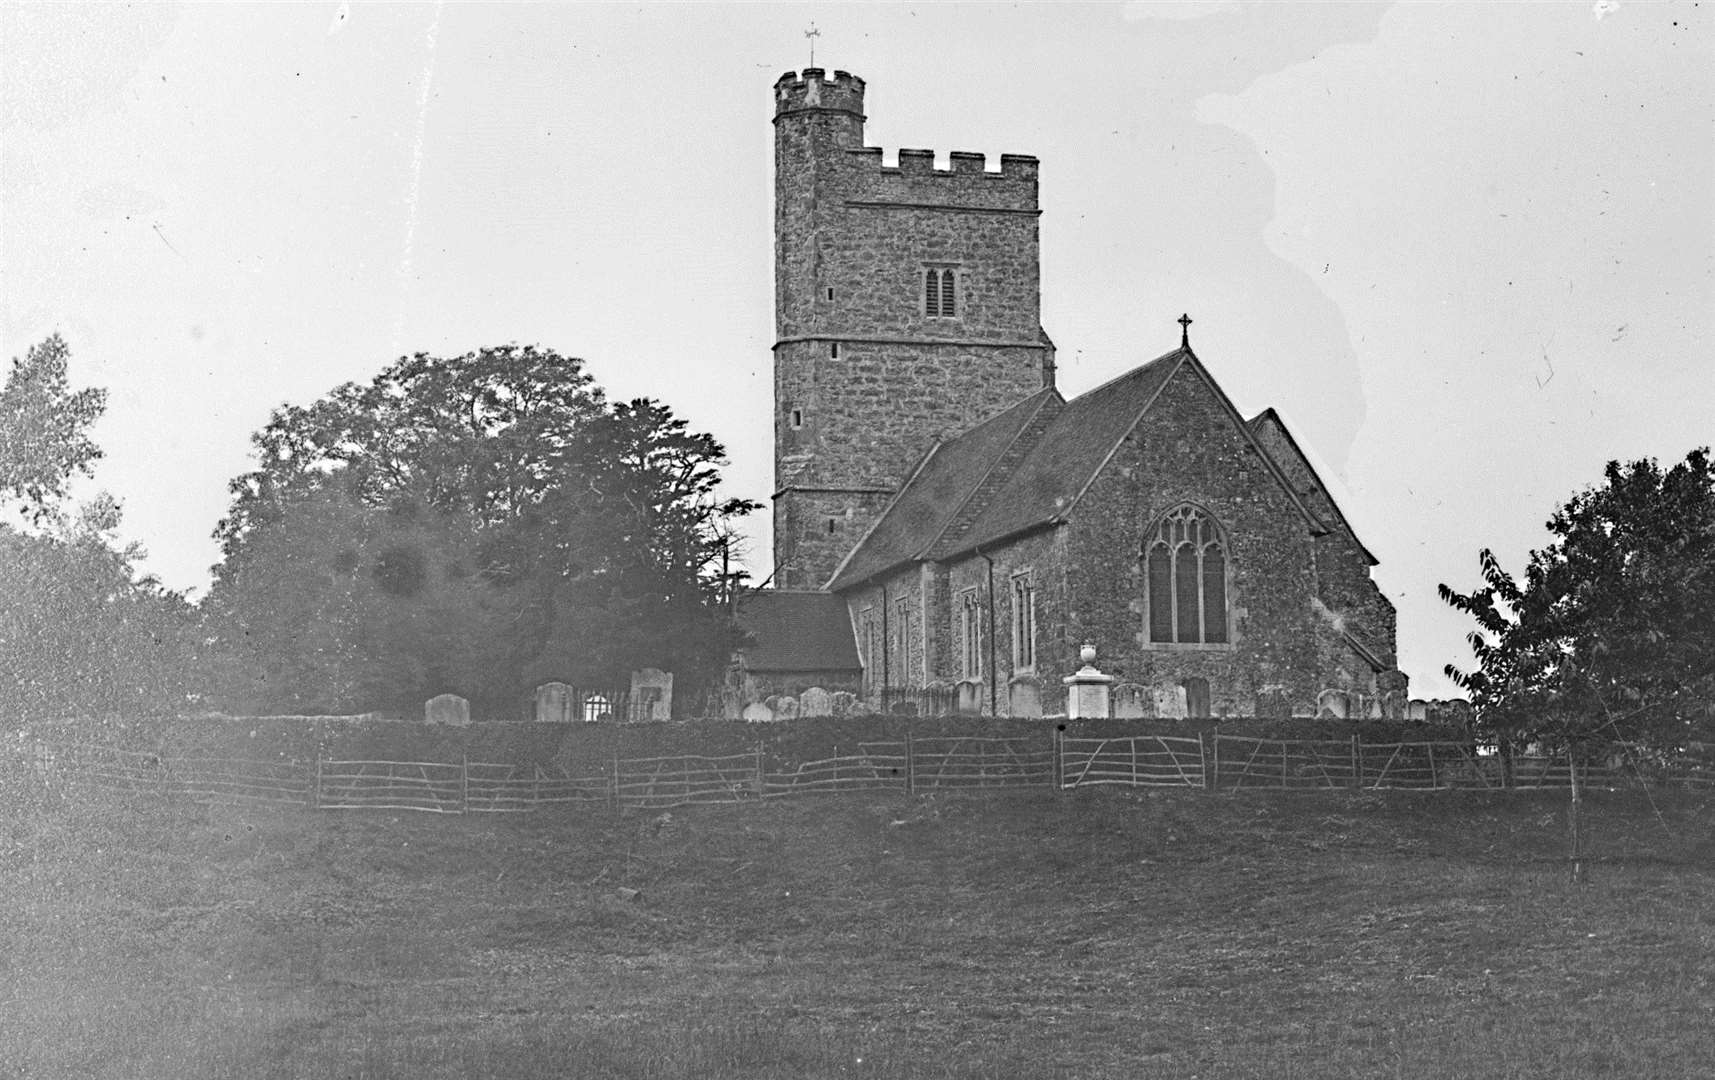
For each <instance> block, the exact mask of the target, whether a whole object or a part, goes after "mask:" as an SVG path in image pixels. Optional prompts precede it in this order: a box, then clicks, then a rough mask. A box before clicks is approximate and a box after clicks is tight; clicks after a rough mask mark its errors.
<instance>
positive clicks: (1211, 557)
mask: <svg viewBox="0 0 1715 1080" xmlns="http://www.w3.org/2000/svg"><path fill="white" fill-rule="evenodd" d="M1143 556H1144V567H1145V570H1146V571H1147V573H1146V578H1147V588H1148V590H1149V640H1150V643H1151V644H1157V645H1225V644H1227V643H1228V642H1229V640H1230V638H1229V636H1228V633H1227V630H1228V627H1227V621H1228V620H1227V548H1226V542H1225V541H1224V540H1223V539H1222V537H1221V530H1220V528H1219V526H1217V525H1216V524H1215V522H1214V520H1213V519H1212V518H1210V517H1209V516H1208V515H1207V514H1205V513H1204V512H1203V511H1201V510H1199V509H1197V508H1196V507H1194V506H1181V507H1179V508H1178V509H1176V510H1174V511H1172V512H1171V513H1169V514H1167V515H1166V516H1164V517H1163V518H1162V519H1161V521H1160V522H1159V523H1158V524H1157V525H1156V527H1155V530H1154V532H1153V533H1152V534H1151V535H1150V536H1149V537H1148V539H1146V540H1145V542H1144V553H1143Z"/></svg>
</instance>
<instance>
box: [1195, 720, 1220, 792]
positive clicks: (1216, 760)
mask: <svg viewBox="0 0 1715 1080" xmlns="http://www.w3.org/2000/svg"><path fill="white" fill-rule="evenodd" d="M1197 757H1198V759H1199V760H1198V765H1199V766H1200V767H1201V768H1202V770H1203V790H1204V791H1214V790H1215V780H1216V778H1217V777H1218V776H1219V775H1220V772H1221V737H1220V736H1219V735H1216V736H1215V738H1214V744H1213V745H1210V739H1209V733H1208V732H1207V731H1199V732H1198V733H1197ZM1211 766H1213V767H1212V768H1211Z"/></svg>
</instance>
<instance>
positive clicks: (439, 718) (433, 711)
mask: <svg viewBox="0 0 1715 1080" xmlns="http://www.w3.org/2000/svg"><path fill="white" fill-rule="evenodd" d="M423 719H424V720H425V721H426V722H428V723H431V724H452V725H453V726H455V727H464V726H465V725H467V724H469V723H470V702H468V701H466V700H465V699H464V698H462V697H459V696H458V695H457V694H441V695H440V696H438V697H432V698H430V699H429V700H428V702H427V703H425V704H424V705H423Z"/></svg>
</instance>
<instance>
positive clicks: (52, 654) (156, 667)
mask: <svg viewBox="0 0 1715 1080" xmlns="http://www.w3.org/2000/svg"><path fill="white" fill-rule="evenodd" d="M118 523H119V507H118V504H117V503H116V502H114V501H113V500H112V498H111V497H107V496H98V497H97V498H95V499H93V500H91V502H90V503H88V504H87V505H85V506H84V507H83V508H82V510H81V512H80V513H79V514H78V515H77V516H76V517H75V518H67V517H64V516H56V518H55V519H54V521H53V523H52V526H51V528H49V529H48V530H46V531H43V532H38V533H26V532H23V531H20V530H17V529H13V528H10V527H8V526H4V525H0V582H4V583H5V602H4V604H3V605H0V716H3V717H5V718H6V719H8V720H10V721H12V722H19V721H26V720H47V721H60V720H78V721H82V722H84V723H86V724H87V723H91V722H95V723H99V722H106V721H111V720H115V719H125V718H135V717H136V716H138V715H151V714H163V713H173V712H178V711H181V710H183V709H184V708H185V707H187V705H189V704H191V703H193V701H194V700H195V696H196V690H197V688H198V686H199V685H200V683H201V678H200V674H201V672H200V666H199V661H198V656H197V640H196V630H197V623H196V618H195V614H194V612H193V611H192V610H191V608H190V606H189V605H188V604H187V603H185V600H184V598H183V597H182V596H180V595H178V594H177V593H173V592H169V591H167V590H165V589H163V588H161V587H160V584H159V583H158V582H156V581H155V580H154V579H152V578H147V577H143V578H140V577H138V575H137V573H136V570H135V566H134V560H135V559H136V557H137V556H138V554H139V552H138V551H137V549H136V548H134V547H121V546H119V545H118V544H117V543H116V542H115V541H114V538H113V535H112V533H113V530H114V529H115V528H117V526H118Z"/></svg>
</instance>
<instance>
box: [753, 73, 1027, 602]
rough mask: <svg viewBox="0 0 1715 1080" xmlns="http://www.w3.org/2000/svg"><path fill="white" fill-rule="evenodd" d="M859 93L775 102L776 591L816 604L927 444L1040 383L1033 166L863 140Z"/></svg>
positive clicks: (781, 84) (820, 92) (832, 91)
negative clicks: (893, 154) (891, 161)
mask: <svg viewBox="0 0 1715 1080" xmlns="http://www.w3.org/2000/svg"><path fill="white" fill-rule="evenodd" d="M863 96H864V83H863V80H862V79H859V78H857V77H856V76H854V75H850V74H848V73H846V72H844V71H836V72H834V73H833V75H832V77H831V78H830V77H828V76H827V74H826V73H825V72H823V71H822V70H821V69H819V68H806V69H805V70H804V71H803V72H802V73H791V72H789V73H787V74H786V75H783V76H781V78H780V79H779V81H778V82H776V83H775V86H774V101H775V114H774V250H775V256H774V310H775V335H776V340H775V344H774V485H775V492H774V583H775V585H776V586H777V587H779V588H785V589H805V588H810V589H814V588H821V587H824V586H826V585H827V583H828V581H829V579H830V578H831V577H832V576H833V574H834V571H835V569H836V568H838V566H839V564H840V562H841V560H842V559H844V558H845V556H846V555H847V553H849V552H850V551H851V550H852V549H853V547H854V546H856V545H857V543H858V542H859V541H860V540H861V539H863V537H864V535H865V533H866V532H867V531H868V530H869V528H870V527H871V525H873V524H874V523H875V521H876V519H877V518H878V517H879V516H880V515H881V513H882V511H883V510H884V509H886V507H887V505H888V502H889V501H890V500H891V499H892V497H893V496H894V495H895V494H896V493H897V492H898V491H899V490H900V488H901V487H902V486H903V485H904V484H905V482H906V480H908V479H909V478H910V475H911V473H912V470H913V469H914V468H915V467H916V465H917V464H918V462H919V461H920V460H921V459H922V457H923V455H924V453H925V452H926V451H927V450H928V449H929V448H930V447H931V446H933V445H935V443H936V441H937V440H938V439H943V438H950V437H952V436H954V435H957V434H958V433H960V432H963V431H966V430H968V429H969V428H971V427H972V426H974V425H976V424H978V423H981V422H982V421H984V420H986V419H988V418H990V417H992V416H995V415H997V414H999V413H1000V412H1002V411H1004V410H1005V409H1007V408H1008V407H1010V406H1012V405H1015V404H1017V403H1018V402H1019V401H1021V400H1023V399H1024V398H1026V397H1028V396H1030V395H1031V394H1034V393H1036V392H1037V391H1039V390H1041V389H1043V388H1044V387H1049V386H1052V385H1053V383H1054V346H1053V343H1052V342H1050V341H1049V340H1048V336H1047V335H1046V334H1044V333H1043V332H1042V329H1041V325H1040V319H1041V304H1040V295H1039V264H1038V240H1037V218H1038V215H1039V213H1040V211H1039V210H1038V209H1037V204H1036V170H1037V162H1036V159H1035V158H1034V157H1027V156H1023V155H1015V154H1005V155H1002V157H1001V160H1000V169H999V171H995V172H991V171H988V169H987V168H986V165H985V162H984V160H983V155H981V154H972V153H961V152H957V151H955V152H954V153H952V154H951V155H949V161H948V164H949V168H947V169H944V170H938V169H936V168H935V160H934V152H933V151H930V150H901V151H899V164H898V167H896V168H884V167H883V166H882V151H881V149H880V148H879V147H867V146H865V145H864V137H863V124H864V112H863Z"/></svg>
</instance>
